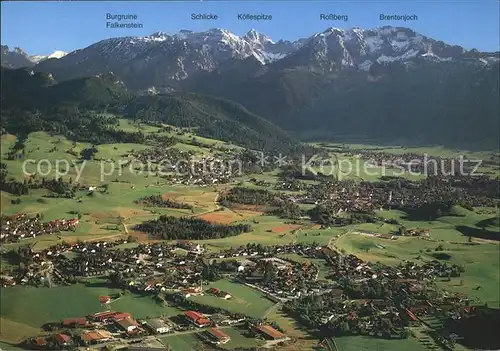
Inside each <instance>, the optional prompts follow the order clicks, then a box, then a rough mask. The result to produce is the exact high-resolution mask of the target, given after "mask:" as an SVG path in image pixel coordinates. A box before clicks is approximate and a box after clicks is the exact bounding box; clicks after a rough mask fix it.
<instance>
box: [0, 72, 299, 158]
mask: <svg viewBox="0 0 500 351" xmlns="http://www.w3.org/2000/svg"><path fill="white" fill-rule="evenodd" d="M2 78H3V79H2V116H3V117H4V118H3V120H2V128H3V129H4V130H6V131H9V132H11V133H16V134H19V133H28V132H32V131H38V130H46V131H51V132H60V133H61V134H64V135H66V136H68V137H70V138H72V139H76V140H82V141H83V140H85V141H91V142H95V143H102V142H114V141H121V142H139V141H140V138H141V136H140V135H132V134H130V133H123V132H121V131H119V130H117V129H116V124H117V119H116V118H113V117H109V114H113V115H116V116H123V117H126V118H130V119H140V120H142V121H145V122H150V123H167V124H171V125H175V126H179V127H190V128H196V133H197V134H198V135H200V136H206V137H210V138H215V139H219V140H223V141H227V142H233V143H235V144H238V145H241V146H244V147H248V148H251V149H257V150H269V151H270V150H278V151H286V152H289V151H290V150H294V151H297V150H300V149H301V146H300V145H299V143H298V142H297V141H295V140H294V139H293V138H291V137H290V136H289V135H288V134H287V133H285V132H284V131H282V130H281V129H279V128H278V127H276V126H275V125H273V124H272V123H270V122H268V121H266V120H264V119H262V118H260V117H259V116H257V115H255V114H252V113H251V112H249V111H248V110H246V109H245V108H243V107H242V106H241V105H239V104H237V103H235V102H232V101H228V100H225V99H221V98H214V97H208V96H202V95H198V94H193V93H176V94H165V95H138V94H135V93H131V92H129V91H127V90H126V89H125V87H124V86H123V85H122V83H121V82H120V81H118V80H117V79H116V77H115V76H113V75H112V74H107V75H101V76H99V77H90V78H79V79H75V80H70V81H65V82H62V83H57V82H55V81H54V80H53V79H52V77H51V76H50V75H45V74H38V73H36V74H32V73H31V72H29V71H26V70H24V69H20V70H9V69H2ZM103 113H106V116H104V115H103Z"/></svg>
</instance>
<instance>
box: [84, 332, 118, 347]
mask: <svg viewBox="0 0 500 351" xmlns="http://www.w3.org/2000/svg"><path fill="white" fill-rule="evenodd" d="M80 338H81V339H82V341H83V342H84V343H85V345H90V344H97V343H100V342H105V341H109V340H111V339H112V338H113V337H112V336H111V333H110V332H109V331H107V330H93V331H88V332H83V333H82V334H81V335H80Z"/></svg>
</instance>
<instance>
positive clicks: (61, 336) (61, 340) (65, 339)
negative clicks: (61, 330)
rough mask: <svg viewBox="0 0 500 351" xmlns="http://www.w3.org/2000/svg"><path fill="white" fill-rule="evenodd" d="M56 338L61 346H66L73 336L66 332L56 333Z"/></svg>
mask: <svg viewBox="0 0 500 351" xmlns="http://www.w3.org/2000/svg"><path fill="white" fill-rule="evenodd" d="M54 339H55V341H56V342H57V344H59V345H60V346H66V345H68V344H69V342H70V341H71V337H70V336H68V335H66V334H56V336H54Z"/></svg>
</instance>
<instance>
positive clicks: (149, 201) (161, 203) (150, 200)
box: [135, 195, 193, 210]
mask: <svg viewBox="0 0 500 351" xmlns="http://www.w3.org/2000/svg"><path fill="white" fill-rule="evenodd" d="M135 203H136V204H140V205H144V206H151V207H168V208H180V209H188V210H191V209H193V206H192V205H190V204H186V203H182V202H177V201H173V200H170V199H164V198H162V197H161V195H151V196H145V197H141V198H140V199H138V200H136V201H135Z"/></svg>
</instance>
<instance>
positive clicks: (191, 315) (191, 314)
mask: <svg viewBox="0 0 500 351" xmlns="http://www.w3.org/2000/svg"><path fill="white" fill-rule="evenodd" d="M184 316H185V317H186V319H187V320H188V321H190V322H191V323H193V324H194V325H196V326H197V327H206V326H207V325H210V319H208V318H206V317H205V316H204V315H203V314H201V313H199V312H196V311H186V312H184Z"/></svg>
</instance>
